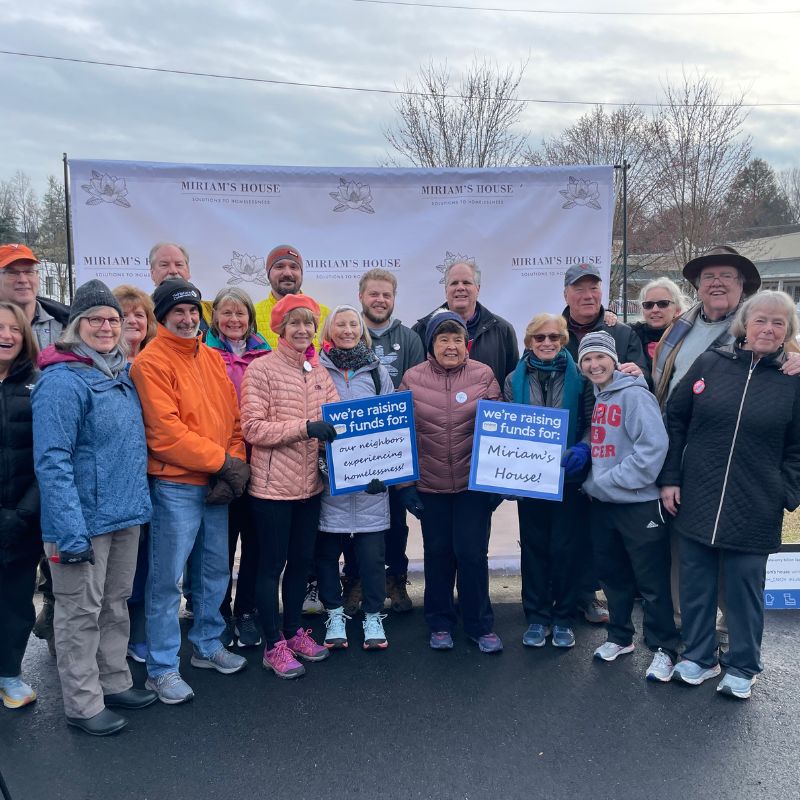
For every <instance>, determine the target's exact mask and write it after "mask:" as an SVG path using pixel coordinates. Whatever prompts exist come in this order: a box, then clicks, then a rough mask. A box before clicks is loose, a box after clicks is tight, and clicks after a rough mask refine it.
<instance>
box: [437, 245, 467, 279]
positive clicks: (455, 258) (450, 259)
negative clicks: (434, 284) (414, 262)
mask: <svg viewBox="0 0 800 800" xmlns="http://www.w3.org/2000/svg"><path fill="white" fill-rule="evenodd" d="M474 263H475V260H474V259H473V258H472V256H462V255H461V253H451V252H450V251H449V250H447V251H445V254H444V261H442V263H441V264H437V265H436V269H438V270H439V272H441V273H442V277H441V278H439V283H444V276H445V274H446V273H447V270H448V269H449V268H450V267H452V266H453V264H474Z"/></svg>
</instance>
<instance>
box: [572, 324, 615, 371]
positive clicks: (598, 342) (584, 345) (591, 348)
mask: <svg viewBox="0 0 800 800" xmlns="http://www.w3.org/2000/svg"><path fill="white" fill-rule="evenodd" d="M588 353H605V354H606V355H607V356H611V358H613V359H614V363H615V364H616V365H617V366H619V358H618V357H617V346H616V344H615V342H614V337H613V336H612V335H611V334H610V333H608V332H606V331H591V332H590V333H587V334H586V335H585V336H584V337H583V339H581V343H580V344H579V345H578V365H579V366H580V363H581V361H583V357H584V356H585V355H587V354H588Z"/></svg>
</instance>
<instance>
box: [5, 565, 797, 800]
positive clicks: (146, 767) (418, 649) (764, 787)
mask: <svg viewBox="0 0 800 800" xmlns="http://www.w3.org/2000/svg"><path fill="white" fill-rule="evenodd" d="M420 581H421V577H415V578H414V586H412V596H414V597H415V600H416V601H417V607H416V608H415V610H414V611H413V612H411V613H409V614H403V615H390V616H389V617H388V619H387V620H386V630H387V635H388V638H389V643H390V646H389V648H388V650H386V651H383V652H364V651H363V650H362V649H361V626H360V624H357V622H356V621H355V620H354V621H353V622H351V623H349V625H350V627H351V635H350V639H351V645H350V648H349V650H347V651H337V652H335V653H333V654H332V655H331V657H330V658H329V659H328V660H327V661H324V662H322V663H318V664H309V665H307V675H306V676H305V677H303V678H301V679H299V680H293V681H283V680H280V679H278V678H276V677H275V676H274V675H272V674H271V673H268V672H267V671H265V670H264V669H262V667H261V652H260V649H259V650H250V651H244V652H245V653H246V655H247V658H248V666H247V668H246V669H245V670H244V671H243V672H242V673H240V674H236V675H230V676H223V675H219V674H217V673H215V672H212V671H208V670H199V669H195V668H193V667H191V666H190V665H189V651H188V648H187V647H184V648H183V650H182V653H181V656H182V662H183V664H184V667H183V670H182V672H183V675H184V677H185V678H186V679H187V680H188V682H189V683H190V684H191V685H192V687H193V688H194V690H195V699H194V700H193V701H191V702H190V703H187V704H186V705H182V706H165V705H163V704H161V703H157V704H156V705H154V706H151V707H150V708H147V709H144V710H142V711H139V712H127V716H128V719H129V721H130V722H129V725H128V727H127V728H126V729H125V730H124V731H123V732H122V733H121V734H119V735H117V736H112V737H108V738H102V739H96V738H92V737H90V736H87V735H86V734H84V733H82V732H81V731H77V730H75V729H72V728H67V727H66V725H65V723H64V717H63V708H62V705H61V692H60V687H59V682H58V675H57V672H56V668H55V662H54V660H53V659H51V658H50V656H49V655H48V653H47V648H46V646H45V644H44V643H43V642H40V641H38V640H36V639H31V642H30V645H29V648H28V653H27V655H26V658H25V663H24V667H23V668H24V675H25V676H26V677H27V678H28V680H29V681H30V682H31V683H32V684H34V686H35V688H36V689H37V691H38V693H39V699H38V700H37V702H36V703H34V704H32V705H31V706H28V707H26V708H24V709H21V710H17V711H10V710H7V709H3V708H2V707H0V769H2V773H3V775H4V776H5V780H6V782H7V784H8V788H9V790H10V793H11V797H12V798H13V800H128V799H129V798H130V800H134V799H135V800H204V799H205V798H239V799H241V800H250V798H287V799H288V798H292V800H295V799H296V800H303V799H305V798H308V799H309V800H319V799H320V798H349V797H363V798H441V799H442V800H450V798H453V799H455V798H463V799H464V800H468V799H469V800H472V799H474V798H526V799H527V798H546V800H561V798H565V799H566V798H570V800H573V798H576V799H577V798H593V799H594V800H662V798H663V800H667V799H669V800H674V798H682V799H683V800H694V798H698V799H699V798H703V800H733V798H737V800H738V799H739V798H769V800H783V799H784V798H785V799H786V800H797V798H800V776H799V774H798V773H799V771H798V764H799V762H800V756H799V755H798V754H800V724H798V719H799V718H800V691H798V654H799V653H800V647H798V645H799V644H800V614H798V613H796V612H770V613H768V614H767V625H766V633H765V637H764V662H765V667H766V668H765V671H764V673H763V675H762V676H761V677H760V679H759V680H758V682H757V683H756V685H755V687H754V690H753V697H752V699H751V700H750V701H737V700H734V699H729V698H724V697H721V696H719V695H717V693H716V692H715V689H714V683H715V682H708V683H706V684H704V685H702V686H700V687H686V686H682V685H678V684H675V683H670V684H653V683H649V682H647V681H645V680H644V671H645V669H646V667H647V665H648V663H649V661H650V654H649V652H648V651H647V649H646V648H645V647H644V646H643V644H642V643H641V641H640V640H638V639H637V649H636V651H635V652H634V653H633V654H632V655H630V656H624V657H621V658H620V659H619V660H618V661H617V662H614V663H612V664H606V663H602V662H597V661H595V660H593V659H592V658H591V654H592V651H593V649H594V648H595V647H596V646H597V645H599V644H600V643H601V642H602V641H603V640H604V632H603V630H602V627H600V628H598V627H594V626H590V625H588V624H586V623H583V622H581V623H580V624H579V625H578V627H577V629H576V635H577V645H576V647H575V648H574V649H572V650H568V651H564V650H558V649H556V648H553V647H551V646H550V645H549V644H548V645H547V646H546V647H544V648H541V649H529V648H523V647H522V644H521V636H522V633H523V630H524V628H525V624H524V620H523V617H522V612H521V607H520V605H519V602H518V596H519V595H518V593H519V583H518V581H519V579H518V578H516V577H507V578H504V577H502V576H499V577H498V576H495V577H494V578H493V580H492V595H493V599H494V601H495V614H496V630H497V632H498V633H499V634H500V636H501V637H502V638H503V640H504V642H505V651H504V652H503V653H502V654H500V655H484V654H481V653H479V652H478V649H477V647H476V646H475V645H474V644H473V643H472V642H470V641H468V640H467V639H466V637H465V636H464V635H463V632H460V631H459V632H457V633H456V635H455V637H454V638H455V649H454V650H452V651H449V652H434V651H432V650H430V649H429V648H428V646H427V634H426V628H425V624H424V620H423V616H422V612H421V609H420V605H421V602H420V601H421V598H420V594H419V590H420V588H421V587H420V585H419V583H420ZM636 613H637V626H638V622H639V621H640V612H638V611H637V612H636ZM309 623H310V625H311V627H313V629H314V631H315V633H317V634H318V635H321V634H322V632H323V631H324V626H323V624H322V621H321V619H320V618H316V619H314V618H309ZM182 624H183V626H184V632H185V629H186V626H187V625H188V623H187V622H186V621H184V622H183V623H182ZM133 675H134V682H135V684H136V685H138V686H141V685H142V684H143V681H144V678H145V675H144V669H143V667H142V665H139V664H135V665H133Z"/></svg>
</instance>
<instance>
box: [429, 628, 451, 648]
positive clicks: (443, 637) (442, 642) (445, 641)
mask: <svg viewBox="0 0 800 800" xmlns="http://www.w3.org/2000/svg"><path fill="white" fill-rule="evenodd" d="M430 645H431V649H432V650H452V649H453V637H452V635H451V633H450V631H434V632H433V633H431V640H430Z"/></svg>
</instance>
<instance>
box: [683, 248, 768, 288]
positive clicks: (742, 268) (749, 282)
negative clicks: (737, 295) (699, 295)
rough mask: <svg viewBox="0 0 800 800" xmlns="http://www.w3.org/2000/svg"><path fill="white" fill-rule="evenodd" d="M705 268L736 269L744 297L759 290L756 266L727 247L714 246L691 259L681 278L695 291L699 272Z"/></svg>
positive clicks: (759, 280)
mask: <svg viewBox="0 0 800 800" xmlns="http://www.w3.org/2000/svg"><path fill="white" fill-rule="evenodd" d="M705 267H736V269H738V270H739V272H740V273H741V275H742V278H743V279H744V287H743V294H744V295H745V297H749V296H750V295H751V294H755V293H756V292H757V291H758V290H759V289H760V288H761V276H760V275H759V274H758V270H757V269H756V265H755V264H754V263H753V262H752V261H751V260H750V259H749V258H747V257H746V256H743V255H742V254H741V253H740V252H739V251H738V250H737V249H736V248H734V247H730V246H729V245H726V244H723V245H715V246H714V247H712V248H711V249H710V250H709V251H708V252H707V253H704V254H703V255H702V256H698V257H697V258H693V259H692V260H691V261H690V262H689V263H688V264H687V265H686V266H685V267H684V268H683V277H684V278H686V280H687V281H689V282H690V283H691V284H692V286H694V288H695V289H696V288H697V282H698V280H699V279H700V271H701V270H702V269H704V268H705Z"/></svg>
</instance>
